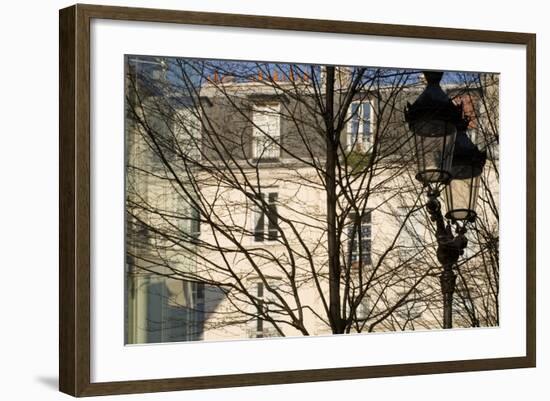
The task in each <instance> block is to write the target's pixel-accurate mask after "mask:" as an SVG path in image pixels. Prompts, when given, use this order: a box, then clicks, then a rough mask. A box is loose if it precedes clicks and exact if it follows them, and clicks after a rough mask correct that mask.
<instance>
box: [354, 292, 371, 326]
mask: <svg viewBox="0 0 550 401" xmlns="http://www.w3.org/2000/svg"><path fill="white" fill-rule="evenodd" d="M369 312H370V302H369V298H368V297H367V296H366V295H364V296H363V298H362V299H361V302H360V303H359V305H357V309H356V311H355V315H356V317H357V320H358V321H362V320H367V318H368V316H369Z"/></svg>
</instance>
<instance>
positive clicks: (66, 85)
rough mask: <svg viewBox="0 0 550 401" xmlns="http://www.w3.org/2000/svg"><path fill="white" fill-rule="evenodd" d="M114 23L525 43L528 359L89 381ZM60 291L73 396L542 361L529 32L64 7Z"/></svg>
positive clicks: (62, 371)
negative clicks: (100, 30)
mask: <svg viewBox="0 0 550 401" xmlns="http://www.w3.org/2000/svg"><path fill="white" fill-rule="evenodd" d="M92 19H109V20H124V21H141V22H161V23H172V24H192V25H204V26H218V27H239V28H258V29H274V30H288V31H308V32H324V33H341V34H356V35H372V36H380V37H388V36H390V37H399V38H415V39H440V40H448V41H469V42H490V43H499V44H517V45H523V46H525V47H526V54H527V58H526V60H525V63H526V71H527V81H526V101H527V105H526V107H527V108H526V110H527V119H526V132H527V135H526V140H527V166H526V171H527V176H526V183H527V195H526V204H527V207H526V210H527V216H526V222H527V228H526V260H525V266H524V267H523V268H524V269H525V274H526V294H527V299H526V311H525V313H526V326H525V333H526V335H525V338H526V355H525V356H522V357H503V358H491V359H470V360H454V361H439V362H429V363H407V364H398V365H380V366H365V367H339V368H328V369H314V370H295V371H279V372H256V373H249V374H228V375H221V376H200V377H187V378H186V377H182V378H165V379H154V380H131V381H117V382H91V379H90V377H91V375H90V366H91V352H90V347H91V332H90V318H91V316H90V297H91V292H90V269H91V265H90V254H91V251H90V208H91V205H90V202H91V197H90V175H91V170H90V114H91V113H90V90H91V89H90V85H91V82H90V68H91V66H90V22H91V20H92ZM59 27H60V42H59V44H60V70H59V80H60V86H59V91H60V105H59V106H60V108H59V110H60V111H59V119H60V120H59V121H60V142H59V150H60V165H59V171H60V175H59V179H60V187H59V191H60V192H59V196H60V200H59V218H60V220H59V225H60V238H59V239H60V248H59V252H60V265H59V275H60V292H59V310H60V312H59V317H60V326H59V359H60V360H59V388H60V391H62V392H64V393H67V394H70V395H73V396H95V395H106V394H125V393H144V392H156V391H174V390H187V389H207V388H220V387H234V386H250V385H267V384H281V383H298V382H314V381H325V380H346V379H362V378H375V377H389V376H401V375H420V374H433V373H448V372H465V371H480V370H493V369H511V368H527V367H534V366H535V361H536V308H535V299H536V293H535V289H536V279H535V246H536V240H535V238H536V226H535V217H536V210H535V206H536V205H535V198H536V196H535V194H536V192H535V191H536V188H535V185H536V184H535V149H536V144H535V120H536V94H535V82H536V79H535V74H536V70H535V65H536V62H535V46H536V44H535V43H536V37H535V35H534V34H529V33H513V32H495V31H481V30H465V29H450V28H435V27H421V26H404V25H391V24H373V23H361V22H345V21H328V20H313V19H298V18H283V17H268V16H252V15H236V14H217V13H203V12H190V11H172V10H156V9H141V8H125V7H109V6H96V5H80V4H79V5H74V6H71V7H68V8H65V9H62V10H60V16H59Z"/></svg>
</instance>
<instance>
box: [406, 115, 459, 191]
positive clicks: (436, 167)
mask: <svg viewBox="0 0 550 401" xmlns="http://www.w3.org/2000/svg"><path fill="white" fill-rule="evenodd" d="M414 134H415V144H416V155H417V163H418V166H417V167H418V173H419V175H420V177H421V180H422V181H425V182H441V181H444V180H445V179H446V178H447V177H448V174H449V172H450V170H451V163H452V156H453V149H454V143H455V136H456V128H455V127H454V125H453V124H450V123H446V122H445V121H442V120H423V121H419V122H418V123H417V124H415V127H414Z"/></svg>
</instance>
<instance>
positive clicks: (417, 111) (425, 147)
mask: <svg viewBox="0 0 550 401" xmlns="http://www.w3.org/2000/svg"><path fill="white" fill-rule="evenodd" d="M424 76H425V78H426V82H427V85H426V88H425V89H424V92H422V94H421V95H420V96H419V97H418V98H417V99H416V101H415V102H414V103H413V104H412V105H411V104H409V103H407V108H406V109H405V118H406V120H407V122H408V123H409V128H410V130H411V131H412V133H413V138H414V143H415V148H416V155H417V158H416V161H417V165H418V173H417V175H416V178H417V179H418V180H419V181H420V182H422V183H423V184H425V185H431V184H437V183H441V184H446V183H448V182H449V180H450V178H451V175H450V170H451V161H452V158H453V147H454V143H455V136H456V131H457V126H458V124H460V122H461V121H462V108H461V107H459V106H457V105H455V104H454V103H453V102H452V101H451V99H449V97H448V96H447V94H446V93H445V92H443V89H441V86H440V85H439V82H440V81H441V77H442V76H443V73H442V72H438V71H426V72H424Z"/></svg>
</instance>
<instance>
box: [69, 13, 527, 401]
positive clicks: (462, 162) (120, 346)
mask: <svg viewBox="0 0 550 401" xmlns="http://www.w3.org/2000/svg"><path fill="white" fill-rule="evenodd" d="M535 113H536V104H535V35H534V34H529V33H512V32H494V31H479V30H464V29H449V28H435V27H418V26H402V25H386V24H371V23H359V22H344V21H326V20H312V19H295V18H282V17H268V16H251V15H233V14H216V13H201V12H188V11H169V10H153V9H137V8H121V7H105V6H94V5H75V6H72V7H69V8H66V9H63V10H61V11H60V381H59V383H60V384H59V386H60V390H61V391H63V392H65V393H67V394H71V395H73V396H92V395H104V394H121V393H142V392H155V391H172V390H185V389H201V388H218V387H231V386H249V385H262V384H279V383H296V382H311V381H324V380H342V379H359V378H375V377H387V376H400V375H418V374H432V373H442V372H463V371H478V370H490V369H510V368H527V367H534V366H535V360H536V349H535V343H536V341H535V332H536V329H535V324H536V322H535V320H536V319H535V298H536V296H535V213H536V211H535V206H536V205H535Z"/></svg>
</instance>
